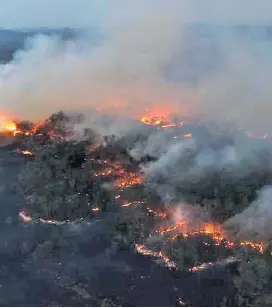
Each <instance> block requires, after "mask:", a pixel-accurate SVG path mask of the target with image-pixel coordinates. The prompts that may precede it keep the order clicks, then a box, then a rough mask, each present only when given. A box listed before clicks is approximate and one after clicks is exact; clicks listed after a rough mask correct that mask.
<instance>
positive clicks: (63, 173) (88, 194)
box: [11, 112, 272, 305]
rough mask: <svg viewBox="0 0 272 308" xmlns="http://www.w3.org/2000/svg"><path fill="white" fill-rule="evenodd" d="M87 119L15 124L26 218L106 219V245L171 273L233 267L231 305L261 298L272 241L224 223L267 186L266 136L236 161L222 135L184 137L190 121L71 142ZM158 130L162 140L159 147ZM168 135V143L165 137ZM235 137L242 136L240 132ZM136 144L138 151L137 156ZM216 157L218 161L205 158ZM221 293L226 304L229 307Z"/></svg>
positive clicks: (92, 134) (198, 130) (270, 175)
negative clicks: (237, 232) (25, 157)
mask: <svg viewBox="0 0 272 308" xmlns="http://www.w3.org/2000/svg"><path fill="white" fill-rule="evenodd" d="M83 120H84V119H83V118H82V117H81V116H73V117H72V116H68V115H66V114H64V113H62V112H60V113H57V114H53V115H52V116H51V117H50V118H48V119H47V120H46V121H45V122H44V123H42V124H39V125H36V126H35V125H34V124H31V123H27V122H25V123H18V124H17V130H18V133H16V134H15V141H14V142H13V144H12V145H11V147H12V148H13V150H18V149H20V153H21V154H26V153H27V154H29V153H31V155H28V157H29V161H28V162H27V164H26V166H25V167H24V169H23V170H22V171H21V173H20V174H19V177H18V190H19V191H20V193H21V195H22V198H23V199H22V200H24V203H23V204H22V212H21V213H20V214H21V218H22V219H23V220H24V221H25V222H27V221H35V222H38V223H40V224H55V225H60V224H61V225H62V224H73V223H78V222H79V221H81V222H82V223H83V222H92V221H96V220H97V219H102V220H103V221H104V222H105V224H106V225H107V228H106V230H105V234H104V235H105V237H106V238H107V241H109V242H110V243H111V249H113V248H112V247H113V246H114V247H115V249H117V250H128V251H132V252H134V253H138V254H140V255H147V256H149V257H151V258H152V260H154V261H155V262H157V263H158V264H159V265H162V266H166V267H168V268H169V269H170V270H171V271H172V272H173V273H174V272H176V271H177V272H179V271H180V272H184V271H185V272H187V273H196V272H199V271H203V270H207V271H209V270H210V269H214V268H216V267H222V266H223V267H225V266H227V267H230V268H232V265H233V266H234V268H235V270H234V271H232V274H233V275H234V278H233V281H232V282H231V284H232V286H233V288H234V289H235V290H236V299H235V303H236V304H237V305H238V304H239V305H251V304H252V303H257V301H262V298H267V294H268V292H269V290H271V283H270V281H271V274H272V272H271V270H270V268H271V266H270V263H271V247H270V242H269V240H266V241H265V242H264V241H260V240H258V241H257V240H255V239H252V238H245V239H244V238H240V237H236V235H235V233H233V232H232V230H229V229H228V228H225V227H224V223H225V222H226V221H227V220H228V219H229V218H231V217H233V216H235V215H236V214H239V213H241V212H242V211H243V210H244V209H245V208H247V207H248V206H249V205H250V204H251V203H252V201H254V200H256V198H257V197H258V191H259V190H260V189H261V188H262V187H263V186H265V185H269V184H271V181H272V172H271V171H272V170H271V166H272V165H271V162H270V158H269V154H270V148H269V147H267V146H266V144H265V141H264V140H261V141H256V140H253V141H252V143H254V142H258V146H261V147H262V151H261V153H257V154H258V155H257V154H256V155H255V156H254V159H252V156H250V155H244V156H242V158H241V159H240V158H239V159H238V161H239V164H234V163H232V161H231V159H232V158H230V160H229V156H228V157H227V158H225V156H224V155H225V149H226V148H227V149H230V148H231V147H233V146H235V140H233V139H232V138H231V137H229V136H228V134H227V133H226V134H225V135H223V137H222V138H221V137H218V136H216V137H214V136H211V135H210V132H209V131H208V130H206V131H205V129H204V128H203V127H193V132H192V133H190V131H189V128H191V129H192V125H189V124H188V125H186V124H184V123H182V122H174V124H172V122H167V121H166V120H164V119H160V118H158V119H153V120H148V119H147V118H144V119H142V122H141V123H140V125H142V127H143V129H142V130H140V133H139V134H138V135H137V134H136V136H135V134H133V133H131V132H129V133H128V134H126V135H124V136H123V137H116V136H114V135H110V136H109V135H106V136H101V135H99V134H98V133H97V132H96V131H95V130H92V129H90V128H88V129H85V130H82V132H81V136H80V138H79V137H78V136H76V138H75V134H74V131H73V128H74V125H75V124H78V123H81V122H82V121H83ZM169 132H170V133H169ZM158 134H161V135H160V138H162V139H160V140H161V144H159V143H158V144H157V145H156V138H157V139H158ZM170 135H171V136H172V137H171V141H170V142H169V141H167V142H166V141H163V140H166V139H167V140H168V139H169V136H170ZM219 135H220V134H219ZM193 136H194V138H195V140H196V141H193V140H194V138H193ZM198 136H200V137H198ZM203 138H205V140H206V141H207V142H206V143H205V144H204V143H203ZM239 138H240V139H239V142H240V141H241V140H242V141H241V142H245V140H247V139H246V138H247V137H244V136H242V133H241V136H239ZM150 140H152V141H153V143H152V147H150ZM186 142H187V143H186ZM139 144H140V146H139ZM180 144H182V146H183V147H180V148H179V146H180ZM183 144H185V145H186V146H185V148H184V145H183ZM245 144H246V145H248V143H247V141H246V142H245ZM162 147H164V148H163V149H162V150H161V148H162ZM139 148H140V151H141V155H135V149H136V150H137V151H138V153H139ZM150 148H152V151H151V150H150ZM157 149H159V150H157ZM171 149H172V150H171ZM211 149H212V150H211ZM248 149H249V150H250V149H253V148H248ZM26 151H27V152H26ZM160 151H161V152H160ZM209 151H210V152H211V151H212V154H210V152H209ZM17 152H18V151H17ZM169 153H170V154H171V155H170V156H169V157H168V156H167V157H166V155H169ZM218 153H219V154H218ZM227 153H228V152H227ZM259 154H260V155H259ZM216 155H219V156H220V158H219V161H220V164H218V163H216V162H215V161H214V160H215V159H214V160H211V161H209V160H207V157H211V156H212V157H215V156H216ZM230 156H231V155H230ZM231 157H232V156H231ZM166 158H167V159H166ZM224 159H227V163H226V164H225V163H224V162H223V160H224ZM221 160H222V161H221ZM230 161H231V163H230ZM203 162H204V163H203ZM217 162H218V160H217ZM173 166H174V167H173ZM222 166H223V167H222ZM241 166H242V168H241ZM239 168H240V169H239ZM173 192H174V195H173ZM171 193H172V197H171V198H170V199H169V196H170V195H171ZM188 205H190V206H188ZM175 275H176V274H175ZM232 296H233V295H232ZM227 297H228V296H227ZM227 297H224V298H223V299H222V302H224V301H225V303H228V302H231V303H233V301H229V299H228V298H227ZM232 300H233V299H232ZM132 304H133V303H132Z"/></svg>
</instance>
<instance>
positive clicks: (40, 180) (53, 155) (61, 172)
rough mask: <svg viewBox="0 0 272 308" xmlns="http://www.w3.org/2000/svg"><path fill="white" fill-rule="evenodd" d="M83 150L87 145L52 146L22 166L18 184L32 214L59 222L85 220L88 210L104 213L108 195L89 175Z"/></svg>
mask: <svg viewBox="0 0 272 308" xmlns="http://www.w3.org/2000/svg"><path fill="white" fill-rule="evenodd" d="M87 147H88V142H74V141H63V142H60V143H56V144H54V145H51V146H50V147H46V148H45V149H44V150H43V151H42V152H41V153H40V154H37V156H36V157H35V160H34V161H32V162H29V163H28V164H27V165H26V167H25V168H24V170H23V171H22V172H21V174H20V175H19V182H20V188H21V189H22V191H23V192H24V195H25V197H26V205H27V207H28V208H29V210H30V211H31V213H32V214H33V215H35V216H39V217H43V218H55V219H60V220H63V219H77V218H81V217H86V216H87V215H89V213H90V209H91V207H96V206H98V207H100V208H101V209H102V210H105V208H106V205H107V202H108V201H109V194H108V192H107V191H106V190H105V189H103V188H102V187H101V184H102V183H101V181H100V180H99V179H98V178H95V177H92V176H91V175H92V172H93V171H94V170H93V167H92V166H91V165H90V164H89V163H88V162H87Z"/></svg>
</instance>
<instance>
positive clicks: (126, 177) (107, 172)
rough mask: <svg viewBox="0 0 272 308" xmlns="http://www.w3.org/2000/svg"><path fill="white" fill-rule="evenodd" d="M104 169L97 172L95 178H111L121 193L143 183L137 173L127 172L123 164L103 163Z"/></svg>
mask: <svg viewBox="0 0 272 308" xmlns="http://www.w3.org/2000/svg"><path fill="white" fill-rule="evenodd" d="M101 165H103V166H104V169H103V170H101V171H99V172H95V173H94V176H95V177H109V178H110V179H111V180H113V186H114V187H118V188H119V189H120V190H121V191H122V190H123V189H125V188H128V187H133V186H136V185H139V184H141V183H142V178H141V176H140V175H139V174H137V173H136V172H127V171H126V170H125V169H124V167H123V166H122V165H121V164H118V163H111V162H109V161H106V160H104V161H101Z"/></svg>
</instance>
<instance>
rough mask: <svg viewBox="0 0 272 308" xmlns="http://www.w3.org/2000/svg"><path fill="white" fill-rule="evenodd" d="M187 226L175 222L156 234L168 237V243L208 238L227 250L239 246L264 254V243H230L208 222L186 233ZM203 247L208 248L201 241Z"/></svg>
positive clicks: (185, 223)
mask: <svg viewBox="0 0 272 308" xmlns="http://www.w3.org/2000/svg"><path fill="white" fill-rule="evenodd" d="M187 229H188V224H187V222H185V221H183V222H177V223H176V224H174V225H171V226H167V227H165V228H161V229H159V230H156V233H159V234H160V235H161V236H169V240H170V241H174V240H176V239H177V238H178V237H179V236H182V237H183V238H188V237H198V236H205V235H206V236H209V237H210V238H211V240H212V241H213V244H214V245H215V246H220V245H222V246H224V247H226V248H228V249H232V248H234V247H239V246H248V247H250V248H251V249H253V250H255V251H257V252H259V253H263V252H264V246H265V245H264V243H256V242H253V241H238V242H235V241H232V240H230V239H229V238H228V235H227V233H226V232H225V231H224V230H223V228H222V227H221V226H220V225H217V224H214V223H211V222H208V223H203V224H202V225H201V226H200V227H199V228H197V229H193V230H192V231H187ZM203 245H205V246H210V244H209V243H207V242H206V241H203Z"/></svg>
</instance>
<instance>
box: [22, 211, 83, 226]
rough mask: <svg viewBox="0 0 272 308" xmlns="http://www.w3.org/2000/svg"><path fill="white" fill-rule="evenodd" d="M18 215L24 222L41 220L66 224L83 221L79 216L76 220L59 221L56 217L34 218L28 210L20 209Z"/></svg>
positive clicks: (54, 223)
mask: <svg viewBox="0 0 272 308" xmlns="http://www.w3.org/2000/svg"><path fill="white" fill-rule="evenodd" d="M18 215H19V217H20V219H21V220H22V221H23V222H31V221H33V222H34V221H35V222H40V223H42V224H47V225H57V226H60V225H64V224H74V223H78V222H81V221H83V218H79V219H77V220H74V221H70V220H63V221H59V220H55V219H44V218H33V217H31V216H30V215H28V214H27V212H26V210H22V211H20V212H19V214H18Z"/></svg>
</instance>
